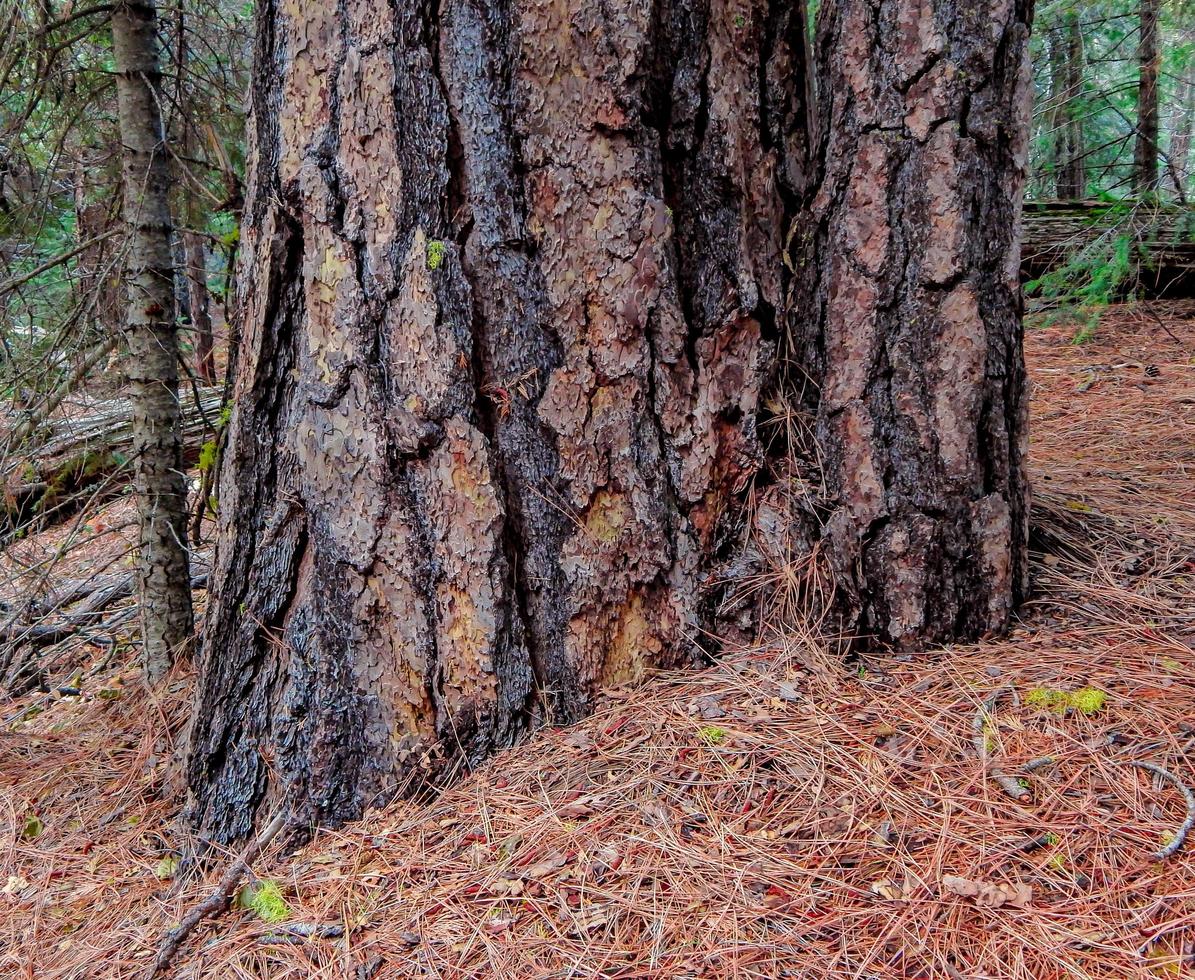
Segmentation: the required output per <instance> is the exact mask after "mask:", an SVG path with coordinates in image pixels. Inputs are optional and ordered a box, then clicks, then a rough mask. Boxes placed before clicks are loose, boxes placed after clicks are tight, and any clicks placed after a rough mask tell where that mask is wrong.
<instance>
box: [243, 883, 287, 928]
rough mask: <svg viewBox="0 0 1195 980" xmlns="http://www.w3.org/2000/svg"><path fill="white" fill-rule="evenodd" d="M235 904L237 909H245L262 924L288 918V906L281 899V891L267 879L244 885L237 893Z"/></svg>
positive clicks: (282, 920)
mask: <svg viewBox="0 0 1195 980" xmlns="http://www.w3.org/2000/svg"><path fill="white" fill-rule="evenodd" d="M236 904H237V908H239V909H247V910H248V911H250V912H252V913H253V914H254V915H256V916H257V917H258V918H259V919H261V920H262V921H263V922H285V921H286V920H287V918H289V917H290V906H289V905H287V904H286V899H285V898H283V897H282V889H281V888H279V887H278V883H277V882H276V881H270V880H269V879H268V878H263V879H261V880H259V881H255V882H253V884H251V885H246V886H245V887H244V888H242V889H241V890H240V891H239V892H237V901H236Z"/></svg>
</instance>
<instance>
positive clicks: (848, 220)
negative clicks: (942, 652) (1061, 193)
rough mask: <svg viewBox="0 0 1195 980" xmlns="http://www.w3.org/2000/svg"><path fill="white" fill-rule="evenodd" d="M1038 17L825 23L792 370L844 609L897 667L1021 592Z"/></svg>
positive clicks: (885, 11) (966, 13) (928, 15)
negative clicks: (812, 391) (1025, 215)
mask: <svg viewBox="0 0 1195 980" xmlns="http://www.w3.org/2000/svg"><path fill="white" fill-rule="evenodd" d="M1030 11H1031V4H1029V3H1028V2H1026V0H1015V2H1014V0H967V2H964V3H958V2H954V0H916V2H905V0H881V2H880V3H878V4H877V3H870V2H867V0H838V2H830V3H827V4H826V5H825V6H824V7H823V10H822V17H821V21H820V23H819V29H818V34H817V58H818V66H817V73H818V77H819V78H820V79H822V80H824V84H823V86H822V87H821V90H820V91H821V94H820V97H819V103H818V119H819V125H820V132H819V142H818V148H819V153H818V158H819V164H820V167H821V168H822V169H821V185H820V189H819V190H818V193H817V195H816V197H815V199H814V201H813V207H812V211H813V220H814V227H813V228H812V229H811V233H810V235H809V238H808V244H807V252H806V260H805V262H804V266H805V267H806V268H808V269H811V270H812V277H811V278H812V283H811V296H810V298H809V300H808V301H807V303H806V304H805V305H806V307H807V308H810V309H813V310H815V311H816V316H815V318H814V319H813V321H812V322H809V321H805V320H804V319H798V324H797V330H796V334H797V357H798V359H799V360H801V361H803V362H804V371H805V374H806V375H807V376H809V377H813V378H820V379H821V386H820V391H819V392H818V397H817V398H816V399H815V400H814V401H813V403H812V404H811V405H810V406H809V410H810V411H811V412H812V413H813V414H814V415H815V416H816V420H817V421H816V432H817V440H818V444H819V445H818V451H819V452H820V458H821V462H822V465H823V466H824V467H825V476H826V480H827V484H828V487H829V495H830V500H829V501H828V511H829V512H828V514H827V515H826V517H825V526H824V529H823V533H824V535H825V538H826V545H827V550H828V553H829V555H830V557H831V560H832V562H833V565H834V567H835V570H836V576H837V579H838V585H839V589H840V597H841V599H842V600H843V604H844V606H845V608H846V610H847V612H848V614H849V615H850V617H851V619H852V620H853V621H854V622H855V623H856V625H857V628H858V629H859V630H861V631H862V632H863V633H865V634H867V635H871V636H875V637H878V638H880V639H883V640H886V641H890V642H894V643H897V644H900V645H904V646H919V645H923V644H925V643H927V642H932V641H937V640H953V639H958V638H964V637H972V636H975V635H978V634H981V633H983V632H985V631H988V630H999V629H1002V628H1004V627H1005V626H1006V625H1007V624H1008V622H1009V617H1010V615H1011V611H1012V606H1013V603H1014V601H1015V600H1016V598H1017V597H1019V596H1020V595H1022V594H1023V593H1024V591H1025V587H1026V565H1027V562H1026V538H1027V515H1028V506H1027V498H1028V487H1027V483H1026V474H1025V446H1026V420H1025V416H1026V402H1027V398H1026V382H1025V370H1024V362H1023V357H1022V351H1021V294H1020V289H1019V285H1018V260H1019V241H1018V231H1017V229H1018V226H1019V222H1020V207H1021V203H1020V202H1021V190H1022V183H1023V179H1024V171H1025V164H1026V148H1027V139H1028V137H1027V126H1028V98H1029V93H1030V76H1029V72H1028V65H1027V60H1026V44H1027V40H1028V32H1029V28H1028V20H1029V17H1030ZM811 455H812V454H811Z"/></svg>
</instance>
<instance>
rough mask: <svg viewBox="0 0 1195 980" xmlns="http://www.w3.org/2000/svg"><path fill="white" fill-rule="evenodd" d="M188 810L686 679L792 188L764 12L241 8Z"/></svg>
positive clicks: (296, 788)
mask: <svg viewBox="0 0 1195 980" xmlns="http://www.w3.org/2000/svg"><path fill="white" fill-rule="evenodd" d="M258 28H259V37H258V50H257V60H256V69H255V82H254V91H253V105H252V113H251V145H252V147H253V156H252V160H251V168H250V185H249V192H248V200H247V212H246V221H245V228H244V231H243V236H242V244H243V256H242V264H241V271H242V276H241V283H242V286H241V296H240V299H241V309H242V310H243V325H242V328H243V331H244V333H243V340H242V345H241V351H240V354H239V361H238V367H237V381H236V397H235V409H234V412H233V417H232V420H231V422H230V427H229V433H230V435H229V444H228V447H227V450H226V453H225V464H224V467H223V471H222V485H221V494H220V501H221V505H220V506H221V515H220V525H221V527H220V537H219V548H218V557H217V562H216V567H215V569H214V573H213V598H212V602H211V605H210V613H209V619H208V623H207V628H206V636H205V644H204V653H203V658H202V672H201V680H200V691H199V697H198V701H197V710H196V716H195V719H194V725H193V733H192V746H191V756H190V762H189V781H190V785H191V789H192V791H193V806H192V815H193V818H194V820H195V822H196V823H197V825H198V826H199V827H200V828H201V830H202V831H203V832H204V833H206V834H208V835H209V836H211V837H212V838H215V839H223V840H227V839H231V838H235V837H240V836H243V835H245V834H246V833H248V832H249V830H250V829H251V827H252V826H253V823H254V821H255V818H256V817H257V816H258V815H259V814H260V812H261V811H262V809H263V808H265V809H272V808H273V807H275V806H279V805H285V806H287V807H289V808H292V809H293V810H294V812H295V814H296V815H297V816H298V818H299V819H305V820H308V821H339V820H344V819H349V818H352V817H355V816H357V815H359V814H360V813H361V812H362V811H363V809H364V808H365V807H367V806H369V805H370V804H372V803H374V802H377V801H380V800H382V799H384V798H385V797H386V796H388V795H390V794H392V793H393V792H394V791H395V790H396V789H397V788H398V787H400V786H402V785H409V784H412V783H413V784H415V785H428V784H432V783H434V782H435V781H436V780H438V779H441V778H445V777H446V776H447V775H449V774H451V773H452V772H454V771H456V770H457V769H459V768H460V767H461V766H469V765H472V764H473V763H475V762H476V761H478V760H480V759H481V758H483V757H485V756H488V755H490V754H492V753H493V752H494V751H495V750H496V749H498V748H500V747H502V746H505V745H509V744H510V743H511V742H512V741H514V740H515V739H516V738H517V737H518V736H519V735H520V734H521V733H523V732H524V731H526V730H527V729H528V728H529V727H530V726H533V725H536V724H539V723H542V722H545V721H554V722H567V721H569V720H571V719H573V718H576V717H577V716H579V715H580V714H581V713H583V712H584V711H586V710H587V708H588V707H589V706H590V704H591V701H592V699H593V697H594V696H595V694H596V692H597V691H598V690H599V689H600V688H602V687H603V686H606V685H610V684H615V683H620V682H625V681H632V680H635V679H636V678H638V677H640V676H642V675H643V674H644V672H645V671H647V670H648V669H649V668H653V667H659V666H668V665H675V664H678V663H683V662H686V661H690V660H692V659H694V657H695V656H696V655H697V652H698V646H697V637H699V636H700V635H702V633H703V631H705V630H707V629H708V628H709V627H710V625H711V617H712V603H711V590H712V586H713V584H714V583H711V582H709V581H708V579H710V577H711V574H712V571H713V569H714V567H715V564H716V562H717V560H718V559H717V556H718V553H719V551H720V550H724V549H725V548H726V547H727V546H728V543H729V542H730V541H732V540H733V539H734V537H735V535H736V534H737V533H738V531H739V525H740V523H741V519H742V511H743V503H742V497H743V491H744V488H745V487H746V486H747V484H748V483H749V482H750V480H751V479H752V477H753V476H754V475H755V473H756V472H757V470H758V469H759V468H760V466H761V464H762V453H761V449H760V444H759V438H758V434H757V421H758V417H759V413H760V393H761V390H762V388H763V385H764V382H765V378H766V375H767V373H768V369H769V365H770V363H771V361H772V357H773V353H774V350H775V346H776V340H777V337H778V334H779V331H780V330H781V329H782V326H783V308H784V302H785V296H786V289H787V285H788V284H787V282H786V281H785V278H786V273H785V271H784V269H785V265H784V262H783V261H782V244H783V243H782V241H781V234H782V229H785V228H788V227H790V226H791V225H792V222H793V219H794V215H795V209H796V202H797V201H798V200H799V198H800V196H801V193H802V191H803V186H802V181H803V180H804V172H803V169H802V167H801V162H802V161H803V159H804V144H803V142H802V134H803V132H804V111H805V105H806V102H805V98H804V91H803V86H804V84H805V83H804V79H805V65H804V59H803V23H802V18H801V15H800V13H799V9H798V8H796V7H793V5H789V4H783V3H780V2H779V0H772V2H769V0H750V2H743V0H736V2H734V3H727V2H721V0H656V2H654V3H641V4H634V5H622V4H608V3H604V2H602V0H583V2H579V3H574V4H568V5H559V4H546V3H542V2H539V0H440V2H439V3H438V4H399V3H392V4H390V5H385V4H383V5H378V4H373V3H368V2H365V0H345V2H342V3H341V4H339V5H328V4H303V3H297V2H294V0H268V2H263V3H261V4H260V5H259V8H258Z"/></svg>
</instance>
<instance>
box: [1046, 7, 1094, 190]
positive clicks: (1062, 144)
mask: <svg viewBox="0 0 1195 980" xmlns="http://www.w3.org/2000/svg"><path fill="white" fill-rule="evenodd" d="M1049 44H1050V80H1051V102H1052V103H1053V112H1052V113H1051V118H1050V125H1051V127H1052V128H1053V130H1054V134H1053V135H1054V190H1055V194H1056V196H1057V197H1058V199H1059V200H1063V201H1067V200H1078V199H1080V198H1082V197H1083V196H1084V194H1085V193H1086V190H1087V168H1086V164H1085V156H1084V153H1085V147H1084V140H1083V112H1082V104H1081V96H1082V94H1083V34H1082V31H1081V30H1080V28H1079V14H1078V11H1075V10H1068V11H1065V12H1064V13H1063V15H1062V16H1061V17H1060V18H1059V20H1058V22H1057V23H1056V24H1054V26H1053V30H1052V31H1051V32H1050V39H1049Z"/></svg>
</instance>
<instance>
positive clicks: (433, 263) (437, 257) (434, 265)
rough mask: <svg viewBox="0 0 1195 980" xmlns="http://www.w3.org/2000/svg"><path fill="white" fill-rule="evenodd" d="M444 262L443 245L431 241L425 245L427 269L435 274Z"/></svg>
mask: <svg viewBox="0 0 1195 980" xmlns="http://www.w3.org/2000/svg"><path fill="white" fill-rule="evenodd" d="M443 261H444V243H443V242H441V241H437V240H436V239H432V240H431V241H430V242H428V243H427V267H428V268H429V269H431V271H432V272H435V271H436V270H437V269H438V268H440V265H441V264H442V263H443Z"/></svg>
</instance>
